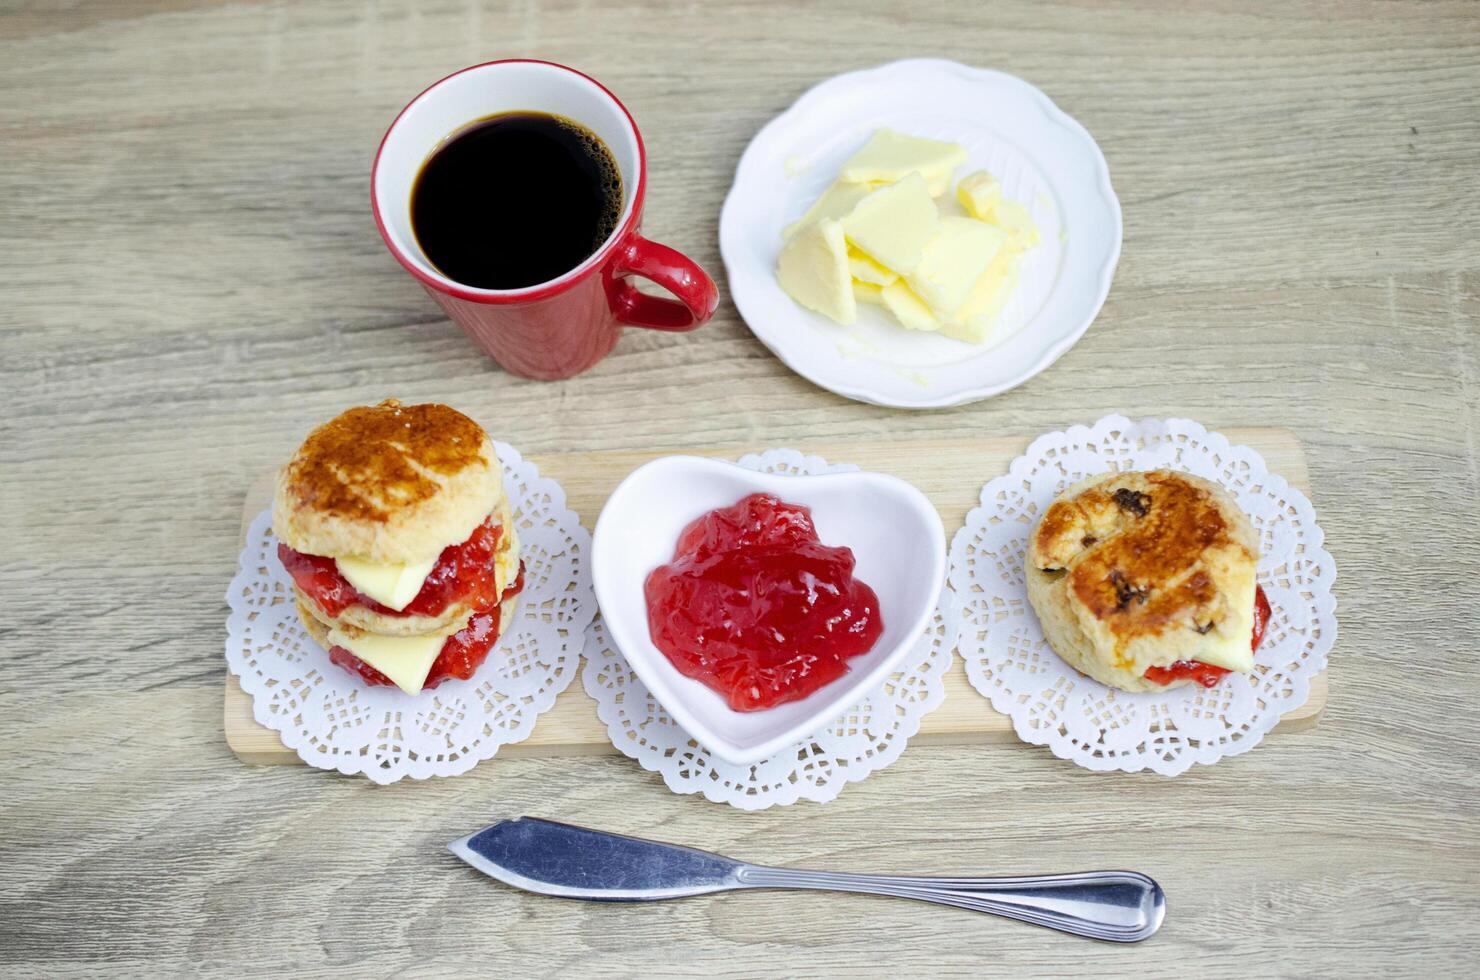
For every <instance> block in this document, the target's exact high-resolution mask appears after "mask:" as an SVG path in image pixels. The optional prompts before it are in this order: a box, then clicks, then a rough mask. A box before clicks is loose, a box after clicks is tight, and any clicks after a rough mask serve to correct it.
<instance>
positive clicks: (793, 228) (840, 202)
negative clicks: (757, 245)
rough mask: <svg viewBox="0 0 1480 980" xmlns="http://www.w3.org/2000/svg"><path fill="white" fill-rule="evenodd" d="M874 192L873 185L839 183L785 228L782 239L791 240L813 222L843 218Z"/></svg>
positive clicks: (782, 231) (826, 191)
mask: <svg viewBox="0 0 1480 980" xmlns="http://www.w3.org/2000/svg"><path fill="white" fill-rule="evenodd" d="M873 190H874V185H873V184H846V183H844V182H842V181H838V182H837V183H835V184H833V185H832V186H831V187H829V188H828V189H827V190H825V191H823V192H822V196H821V197H819V198H818V199H817V200H815V201H813V202H812V206H811V207H810V208H808V209H807V211H806V213H805V214H803V215H802V216H801V217H800V218H798V219H797V220H795V221H793V222H792V223H791V224H789V225H787V226H786V227H785V228H783V229H782V230H781V237H782V238H783V239H790V238H791V237H792V236H793V235H795V234H796V233H797V232H799V231H801V230H802V229H803V228H805V227H807V226H808V225H810V224H811V223H812V222H814V221H821V220H822V219H823V218H833V219H837V218H841V217H842V216H843V215H845V214H847V213H848V212H849V211H852V210H853V206H854V205H855V204H857V203H858V202H859V201H861V200H863V199H864V198H865V197H868V195H869V194H870V193H871V192H872V191H873Z"/></svg>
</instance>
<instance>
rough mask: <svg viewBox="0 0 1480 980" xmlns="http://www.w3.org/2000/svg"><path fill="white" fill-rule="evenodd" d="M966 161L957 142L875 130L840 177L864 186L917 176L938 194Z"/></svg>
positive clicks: (964, 153)
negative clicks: (865, 183) (864, 183)
mask: <svg viewBox="0 0 1480 980" xmlns="http://www.w3.org/2000/svg"><path fill="white" fill-rule="evenodd" d="M965 162H966V151H965V150H963V149H962V148H961V147H959V146H957V145H956V144H955V143H945V142H942V141H940V140H928V139H922V138H920V137H918V136H906V135H904V134H903V133H897V132H895V131H894V130H892V129H876V130H874V135H873V136H871V137H869V141H868V142H867V143H865V144H864V145H863V149H861V150H859V151H858V152H857V153H855V154H853V156H851V157H849V158H848V161H847V162H846V163H844V164H843V169H842V172H841V173H840V175H839V176H841V178H842V179H843V180H845V181H849V182H850V183H861V182H865V181H873V182H878V181H886V182H887V181H896V180H902V179H903V178H904V177H906V176H907V175H909V174H911V173H917V174H919V175H920V176H921V177H923V178H925V181H926V185H927V186H928V187H929V188H930V192H931V194H932V195H938V194H944V193H945V191H946V188H948V187H950V182H951V172H952V171H954V170H955V169H956V168H957V167H959V166H961V164H963V163H965ZM886 264H887V263H886Z"/></svg>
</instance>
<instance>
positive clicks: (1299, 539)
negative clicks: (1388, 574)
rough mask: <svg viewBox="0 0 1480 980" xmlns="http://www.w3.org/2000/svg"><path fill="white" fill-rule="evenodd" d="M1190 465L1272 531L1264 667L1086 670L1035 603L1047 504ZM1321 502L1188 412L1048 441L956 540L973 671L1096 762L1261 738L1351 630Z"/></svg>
mask: <svg viewBox="0 0 1480 980" xmlns="http://www.w3.org/2000/svg"><path fill="white" fill-rule="evenodd" d="M1157 468H1169V469H1177V470H1185V471H1189V472H1192V473H1195V474H1197V475H1198V476H1202V477H1205V478H1207V479H1209V480H1213V481H1215V482H1217V483H1220V484H1222V485H1223V486H1224V487H1226V488H1228V490H1229V491H1230V492H1232V493H1233V495H1234V496H1235V497H1236V498H1237V499H1238V503H1239V506H1240V507H1242V508H1243V510H1244V512H1245V513H1246V514H1248V515H1249V517H1250V519H1251V520H1252V521H1253V524H1254V527H1255V529H1256V530H1257V531H1258V532H1259V537H1260V556H1261V557H1260V559H1259V582H1260V584H1261V585H1263V586H1264V591H1265V593H1266V594H1267V595H1268V597H1269V602H1270V605H1271V606H1272V607H1273V616H1272V617H1271V619H1270V622H1269V627H1268V629H1267V631H1266V633H1265V636H1264V642H1263V643H1261V644H1260V646H1259V649H1258V651H1256V653H1255V656H1254V660H1255V669H1254V671H1253V673H1251V674H1247V675H1245V674H1230V675H1228V676H1227V677H1225V678H1224V679H1223V681H1222V683H1220V684H1218V685H1217V686H1216V687H1213V688H1202V687H1199V686H1197V685H1195V684H1194V685H1188V686H1187V687H1182V688H1178V689H1176V690H1173V691H1167V692H1165V693H1153V694H1126V693H1124V692H1122V691H1117V690H1114V689H1112V688H1109V687H1106V686H1105V685H1104V684H1101V683H1099V682H1098V681H1095V680H1092V679H1090V678H1088V677H1085V676H1083V675H1081V674H1080V673H1079V672H1078V671H1076V670H1074V669H1073V668H1072V667H1070V666H1069V665H1068V664H1066V663H1064V662H1063V661H1062V660H1060V659H1059V657H1058V656H1057V655H1056V654H1055V653H1054V652H1053V650H1052V649H1050V648H1049V646H1048V644H1047V642H1045V641H1044V639H1043V634H1042V633H1041V632H1039V627H1038V620H1037V618H1036V617H1035V616H1034V615H1033V610H1032V607H1031V606H1029V605H1028V597H1027V592H1026V585H1025V581H1024V576H1023V555H1024V554H1025V552H1026V548H1027V540H1028V533H1029V531H1030V530H1031V529H1032V527H1033V525H1034V524H1035V523H1036V522H1037V520H1038V517H1039V515H1040V514H1042V512H1043V510H1044V509H1045V508H1046V507H1048V505H1049V504H1050V503H1052V502H1053V499H1054V498H1055V497H1057V496H1058V495H1059V494H1060V493H1061V492H1063V490H1064V489H1065V488H1066V487H1068V486H1069V485H1070V484H1071V483H1074V482H1076V481H1078V480H1082V479H1084V478H1086V477H1089V476H1093V475H1095V474H1097V473H1106V472H1109V471H1111V470H1126V469H1139V470H1145V469H1157ZM1324 537H1325V535H1324V534H1323V533H1322V531H1321V528H1320V527H1319V526H1318V525H1317V524H1316V517H1315V511H1314V510H1313V509H1312V508H1311V504H1310V501H1309V500H1307V499H1306V497H1305V495H1304V494H1303V493H1301V492H1300V491H1299V490H1296V489H1294V488H1293V487H1291V486H1290V485H1289V484H1288V483H1286V482H1285V480H1284V478H1283V477H1281V476H1279V475H1277V474H1273V473H1270V472H1269V471H1268V469H1266V467H1265V464H1264V459H1263V458H1262V457H1261V456H1260V455H1259V454H1258V453H1257V452H1255V451H1254V450H1252V449H1249V448H1248V447H1246V446H1232V445H1230V444H1229V442H1228V440H1227V439H1226V438H1225V437H1223V436H1221V435H1219V434H1218V433H1216V432H1209V431H1207V430H1206V429H1204V428H1203V427H1202V426H1201V425H1198V424H1197V423H1196V422H1192V421H1188V420H1187V419H1166V420H1161V419H1146V420H1144V421H1141V422H1132V421H1130V420H1129V419H1127V418H1124V417H1122V416H1119V415H1111V416H1107V417H1106V418H1103V419H1100V421H1098V422H1096V423H1095V424H1094V425H1093V426H1091V427H1089V428H1085V427H1084V426H1075V427H1073V428H1071V429H1070V430H1069V431H1067V432H1051V433H1049V434H1048V435H1045V436H1042V437H1040V438H1038V439H1037V440H1035V441H1034V442H1033V444H1032V445H1031V446H1029V447H1028V451H1027V454H1026V455H1024V456H1019V457H1018V458H1017V459H1016V460H1014V461H1013V464H1012V467H1011V469H1010V470H1009V471H1008V473H1007V475H1005V476H1001V477H998V478H997V479H995V480H993V481H992V482H990V483H988V484H987V485H986V487H984V488H983V489H982V494H981V504H980V506H978V507H976V508H975V509H974V510H972V511H971V513H970V514H968V515H967V517H966V524H965V526H964V527H962V528H961V530H960V531H958V532H956V537H955V539H954V540H953V541H952V542H951V554H950V560H949V569H950V570H949V580H950V583H951V586H952V587H953V588H954V589H955V591H956V593H957V598H956V601H957V602H958V604H959V608H960V623H961V636H960V650H961V657H962V659H963V660H964V661H965V665H966V676H967V677H968V678H969V679H970V680H971V683H972V685H973V686H974V687H975V688H976V689H977V690H978V691H980V692H981V693H982V694H984V695H985V696H987V697H988V698H990V699H991V701H992V707H994V708H996V709H997V710H998V711H1000V712H1002V713H1004V714H1006V715H1009V716H1011V718H1012V723H1013V727H1014V728H1015V729H1016V730H1017V733H1018V737H1020V738H1022V739H1023V740H1024V741H1026V742H1031V743H1033V744H1035V745H1047V746H1048V747H1049V748H1050V749H1052V750H1053V753H1054V755H1057V756H1059V757H1060V758H1064V759H1068V760H1070V761H1072V762H1074V763H1076V764H1078V765H1081V766H1084V767H1085V768H1087V769H1098V770H1110V769H1120V770H1123V771H1126V772H1135V771H1137V770H1140V769H1151V770H1153V771H1155V772H1159V773H1161V774H1163V775H1166V776H1175V775H1177V774H1178V773H1181V772H1185V771H1186V770H1187V769H1188V767H1190V766H1191V765H1192V764H1193V763H1195V762H1197V763H1203V764H1211V763H1214V762H1217V761H1218V760H1219V759H1221V758H1223V757H1224V756H1228V755H1237V754H1238V753H1240V752H1247V751H1248V750H1249V749H1251V748H1253V747H1254V746H1255V745H1257V744H1258V743H1259V740H1260V739H1261V738H1263V737H1264V733H1265V732H1267V731H1269V730H1270V729H1271V728H1273V727H1274V725H1275V723H1276V722H1277V721H1279V719H1280V716H1281V715H1283V714H1284V713H1285V712H1287V711H1290V710H1292V709H1294V708H1297V707H1299V706H1300V705H1301V704H1303V703H1305V699H1306V698H1307V697H1308V696H1309V693H1310V680H1311V678H1313V677H1315V676H1316V675H1317V674H1318V673H1320V672H1321V671H1322V670H1324V669H1325V667H1326V654H1327V652H1328V651H1329V650H1330V649H1331V645H1332V644H1333V643H1334V642H1335V641H1336V599H1335V597H1334V596H1333V595H1332V594H1331V583H1332V582H1333V581H1334V580H1335V578H1336V564H1335V562H1334V561H1332V559H1331V556H1330V555H1329V554H1328V553H1327V552H1326V551H1325V549H1324V548H1322V547H1321V544H1322V541H1323V540H1324Z"/></svg>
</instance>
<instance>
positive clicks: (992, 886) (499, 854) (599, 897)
mask: <svg viewBox="0 0 1480 980" xmlns="http://www.w3.org/2000/svg"><path fill="white" fill-rule="evenodd" d="M447 847H448V849H449V850H451V851H452V853H453V854H456V855H457V856H458V857H460V858H462V859H463V860H464V861H466V862H467V863H468V864H471V865H472V866H473V867H475V868H477V869H478V870H479V871H481V872H483V873H484V874H486V875H488V876H489V877H491V878H497V879H498V880H499V881H502V882H503V883H504V884H506V885H513V886H514V887H515V888H522V889H524V890H525V891H531V892H536V893H538V894H540V895H554V896H557V897H560V898H585V899H591V900H594V901H598V902H644V901H654V900H658V899H667V898H684V897H686V896H689V895H707V894H710V893H712V892H722V891H731V890H733V889H738V888H809V889H819V890H824V891H843V892H862V893H864V894H868V895H890V896H893V897H896V898H913V899H915V900H917V901H921V902H934V903H936V904H937V905H953V906H955V907H956V908H961V909H969V910H971V911H973V912H989V913H991V914H992V915H1001V916H1005V917H1007V918H1009V919H1017V920H1019V921H1022V922H1030V923H1032V924H1034V925H1039V926H1046V927H1048V928H1049V929H1057V930H1058V931H1060V932H1067V933H1072V934H1073V935H1076V936H1088V937H1089V938H1091V939H1103V940H1107V941H1109V942H1117V943H1135V942H1140V941H1141V940H1143V939H1145V938H1146V937H1147V936H1150V935H1151V934H1152V933H1154V932H1156V930H1157V929H1158V928H1160V927H1161V921H1162V919H1163V918H1164V917H1165V915H1166V897H1165V895H1163V894H1162V890H1161V886H1160V885H1158V884H1157V883H1156V882H1155V881H1153V880H1151V879H1150V878H1148V877H1147V876H1146V875H1143V874H1140V873H1139V872H1136V871H1086V872H1081V873H1079V874H1061V875H1028V876H1019V877H1001V878H918V877H908V876H901V875H861V874H843V873H840V872H836V871H802V870H798V869H794V868H769V867H764V866H762V865H758V864H747V863H746V862H744V861H736V860H733V859H731V858H727V857H723V856H722V855H719V854H711V853H710V852H708V851H700V850H696V849H694V848H692V847H681V846H679V845H677V844H663V843H659V842H657V841H650V840H642V839H641V838H637V837H624V836H621V835H620V834H608V833H605V832H603V831H600V830H590V829H587V828H585V827H574V826H571V825H570V824H563V823H556V822H555V821H553V820H541V819H540V818H538V817H520V818H518V819H517V820H503V821H500V822H499V823H496V824H494V825H493V826H491V827H485V828H484V829H482V830H480V831H477V832H476V833H472V834H469V835H468V836H466V837H463V838H460V839H458V840H455V841H453V842H452V843H451V844H448V845H447Z"/></svg>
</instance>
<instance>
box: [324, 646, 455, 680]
mask: <svg viewBox="0 0 1480 980" xmlns="http://www.w3.org/2000/svg"><path fill="white" fill-rule="evenodd" d="M446 642H447V637H445V636H378V635H376V634H373V633H362V634H360V635H359V636H356V637H350V636H347V635H345V634H344V633H341V632H340V631H339V630H330V631H329V645H330V646H335V647H344V648H345V649H346V650H348V651H349V652H350V653H352V654H354V655H355V656H356V657H359V658H360V659H361V660H363V661H365V663H367V664H369V665H370V666H371V667H374V668H375V669H376V670H378V671H380V672H381V673H382V674H384V675H385V676H386V677H388V678H390V680H391V683H393V684H395V685H396V686H397V687H399V688H400V689H401V690H403V691H405V692H406V693H407V694H419V693H421V688H422V685H424V684H426V682H427V673H428V672H429V671H430V670H431V669H432V664H433V663H434V662H435V661H436V659H437V654H439V653H441V652H442V644H443V643H446Z"/></svg>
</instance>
